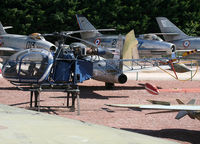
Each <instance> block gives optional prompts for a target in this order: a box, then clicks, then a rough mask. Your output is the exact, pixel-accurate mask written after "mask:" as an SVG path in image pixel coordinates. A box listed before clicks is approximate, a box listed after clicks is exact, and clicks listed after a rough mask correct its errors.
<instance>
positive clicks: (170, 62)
mask: <svg viewBox="0 0 200 144" xmlns="http://www.w3.org/2000/svg"><path fill="white" fill-rule="evenodd" d="M169 63H170V64H171V67H172V70H173V72H174V74H175V76H176V79H178V76H177V74H176V71H175V69H174V65H173V62H172V61H169Z"/></svg>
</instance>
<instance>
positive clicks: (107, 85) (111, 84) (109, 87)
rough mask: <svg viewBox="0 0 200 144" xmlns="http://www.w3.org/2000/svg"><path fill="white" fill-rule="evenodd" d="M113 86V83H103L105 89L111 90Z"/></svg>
mask: <svg viewBox="0 0 200 144" xmlns="http://www.w3.org/2000/svg"><path fill="white" fill-rule="evenodd" d="M114 86H115V84H114V83H107V82H106V83H105V87H106V89H113V88H114Z"/></svg>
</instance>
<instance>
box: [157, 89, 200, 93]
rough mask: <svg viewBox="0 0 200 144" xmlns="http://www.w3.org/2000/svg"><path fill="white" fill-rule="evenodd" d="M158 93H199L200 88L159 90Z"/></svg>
mask: <svg viewBox="0 0 200 144" xmlns="http://www.w3.org/2000/svg"><path fill="white" fill-rule="evenodd" d="M159 91H160V92H175V93H200V88H180V89H159Z"/></svg>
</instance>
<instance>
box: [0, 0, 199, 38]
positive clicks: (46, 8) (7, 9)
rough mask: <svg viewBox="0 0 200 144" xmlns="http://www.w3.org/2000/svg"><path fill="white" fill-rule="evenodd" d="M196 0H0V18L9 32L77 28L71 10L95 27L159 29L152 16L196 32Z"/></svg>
mask: <svg viewBox="0 0 200 144" xmlns="http://www.w3.org/2000/svg"><path fill="white" fill-rule="evenodd" d="M199 7H200V1H198V0H167V1H166V0H151V1H146V0H112V1H110V0H98V1H96V0H79V1H78V0H40V1H36V0H0V13H1V17H0V21H1V22H2V24H3V25H5V26H8V25H12V26H13V27H14V29H12V30H9V32H10V33H17V34H30V33H33V32H40V33H47V32H54V31H61V30H66V31H71V30H78V29H79V28H78V24H77V22H76V18H75V14H82V15H84V16H86V17H87V18H88V20H89V21H90V22H91V23H92V24H93V25H94V26H95V27H96V28H116V30H117V31H116V32H115V33H121V34H125V33H127V32H128V31H130V30H131V29H134V30H135V33H136V34H142V33H150V32H151V33H152V32H160V31H159V28H158V25H157V23H156V20H155V17H157V16H164V17H167V18H168V19H170V20H171V21H172V22H173V23H174V24H176V25H177V26H178V27H179V28H180V29H182V30H183V31H184V32H185V33H187V34H188V35H200V24H199V20H200V11H199Z"/></svg>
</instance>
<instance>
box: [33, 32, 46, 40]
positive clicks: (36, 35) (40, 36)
mask: <svg viewBox="0 0 200 144" xmlns="http://www.w3.org/2000/svg"><path fill="white" fill-rule="evenodd" d="M29 36H30V37H31V38H32V39H34V40H37V39H38V40H45V38H44V37H43V36H42V35H41V34H40V33H32V34H30V35H29Z"/></svg>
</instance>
